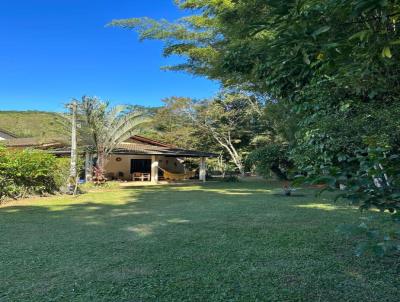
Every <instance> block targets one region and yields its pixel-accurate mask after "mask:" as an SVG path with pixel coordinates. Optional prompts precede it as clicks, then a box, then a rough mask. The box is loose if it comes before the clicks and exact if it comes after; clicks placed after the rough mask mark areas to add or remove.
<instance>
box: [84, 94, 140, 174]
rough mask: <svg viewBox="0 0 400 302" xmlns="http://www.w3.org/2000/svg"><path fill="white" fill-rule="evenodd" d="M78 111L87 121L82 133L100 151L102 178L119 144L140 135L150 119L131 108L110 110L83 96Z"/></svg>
mask: <svg viewBox="0 0 400 302" xmlns="http://www.w3.org/2000/svg"><path fill="white" fill-rule="evenodd" d="M78 108H79V114H80V116H81V118H82V121H83V122H84V124H83V126H82V129H81V133H83V135H84V137H85V138H86V141H87V143H88V144H89V145H90V146H93V148H94V151H95V152H96V155H97V161H96V168H97V170H98V172H99V174H100V176H101V177H102V176H103V173H104V171H105V170H104V167H105V164H106V161H107V157H108V156H109V155H110V153H111V152H112V151H113V150H114V148H115V147H116V146H117V145H118V144H119V143H121V142H123V141H125V140H126V139H128V138H129V137H131V136H132V135H135V134H138V133H139V132H140V130H141V126H142V125H143V124H144V123H145V122H146V121H147V118H146V116H144V115H143V113H142V112H139V111H132V110H129V107H128V106H123V105H120V106H116V107H110V106H109V103H107V102H104V101H102V100H100V99H98V98H96V97H88V96H84V97H82V100H81V101H79V102H78Z"/></svg>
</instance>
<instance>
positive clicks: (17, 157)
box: [0, 148, 62, 200]
mask: <svg viewBox="0 0 400 302" xmlns="http://www.w3.org/2000/svg"><path fill="white" fill-rule="evenodd" d="M60 168H61V167H60V165H59V164H58V162H57V159H56V158H55V157H54V156H53V155H50V154H48V153H45V152H42V151H35V150H30V149H25V150H22V151H21V150H6V149H4V148H2V149H0V183H1V184H2V185H1V189H0V200H2V199H5V198H18V197H24V196H26V195H27V194H45V193H53V192H55V191H57V190H58V189H59V188H60V186H61V185H62V183H61V182H62V178H61V176H60V174H61V173H62V170H61V169H60Z"/></svg>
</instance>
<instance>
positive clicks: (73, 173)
mask: <svg viewBox="0 0 400 302" xmlns="http://www.w3.org/2000/svg"><path fill="white" fill-rule="evenodd" d="M77 107H78V104H77V102H76V101H75V100H73V101H72V102H71V104H69V106H68V108H69V109H70V110H71V113H72V121H71V124H72V127H71V166H70V173H69V179H70V180H69V192H70V193H72V194H74V195H75V193H76V189H77V183H78V179H77V176H78V175H77V168H76V166H77V155H78V154H77V153H78V152H77V136H76V111H77Z"/></svg>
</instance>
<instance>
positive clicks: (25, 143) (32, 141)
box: [4, 137, 63, 149]
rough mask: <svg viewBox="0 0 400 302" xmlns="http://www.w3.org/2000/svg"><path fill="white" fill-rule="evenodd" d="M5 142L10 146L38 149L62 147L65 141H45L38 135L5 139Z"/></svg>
mask: <svg viewBox="0 0 400 302" xmlns="http://www.w3.org/2000/svg"><path fill="white" fill-rule="evenodd" d="M4 144H5V145H6V146H7V147H10V148H38V149H49V148H56V147H62V146H63V143H61V142H58V141H56V140H47V141H43V140H42V139H41V138H37V137H25V138H11V139H7V140H5V141H4Z"/></svg>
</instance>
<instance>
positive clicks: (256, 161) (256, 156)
mask: <svg viewBox="0 0 400 302" xmlns="http://www.w3.org/2000/svg"><path fill="white" fill-rule="evenodd" d="M287 151H288V146H285V145H282V144H274V143H270V144H268V145H266V146H264V147H261V148H258V149H256V150H254V151H253V152H251V153H250V154H249V156H248V157H247V163H248V164H249V165H252V166H255V167H256V171H257V172H258V173H259V174H261V175H262V176H264V177H268V176H269V175H270V172H273V173H274V174H275V175H276V176H277V177H278V178H279V179H281V180H287V179H288V176H289V175H288V174H289V170H290V169H291V168H292V167H293V164H292V162H291V161H290V160H289V158H288V155H287Z"/></svg>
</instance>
